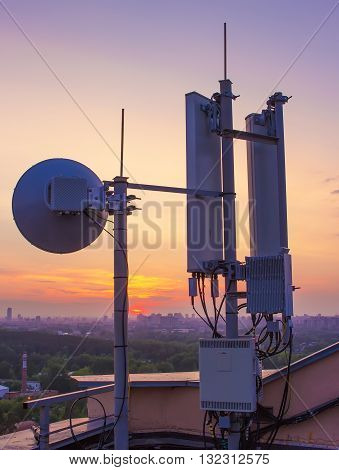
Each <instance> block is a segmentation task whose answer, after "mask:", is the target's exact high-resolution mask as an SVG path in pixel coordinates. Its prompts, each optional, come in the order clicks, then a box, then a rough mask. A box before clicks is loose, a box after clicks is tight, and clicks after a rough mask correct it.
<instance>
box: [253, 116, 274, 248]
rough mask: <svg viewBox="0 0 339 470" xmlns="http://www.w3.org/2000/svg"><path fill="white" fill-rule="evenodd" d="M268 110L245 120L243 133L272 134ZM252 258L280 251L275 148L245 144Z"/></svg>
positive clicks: (261, 144) (258, 144) (259, 144)
mask: <svg viewBox="0 0 339 470" xmlns="http://www.w3.org/2000/svg"><path fill="white" fill-rule="evenodd" d="M272 114H273V113H272V112H271V111H263V112H262V113H261V114H250V115H249V116H247V117H246V130H247V131H248V132H251V133H255V134H262V135H266V136H267V135H272V133H271V132H272V128H271V126H272V124H271V123H272V120H271V119H270V118H271V117H272ZM247 166H248V199H249V224H250V249H251V256H275V255H278V254H279V253H280V252H281V248H282V245H281V239H280V224H281V220H280V215H279V190H278V161H277V145H274V144H267V143H262V142H258V141H256V142H251V141H249V142H247Z"/></svg>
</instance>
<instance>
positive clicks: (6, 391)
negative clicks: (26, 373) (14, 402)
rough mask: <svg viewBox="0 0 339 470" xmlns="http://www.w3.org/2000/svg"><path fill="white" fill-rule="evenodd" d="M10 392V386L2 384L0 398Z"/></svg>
mask: <svg viewBox="0 0 339 470" xmlns="http://www.w3.org/2000/svg"><path fill="white" fill-rule="evenodd" d="M8 392H9V388H8V387H5V386H4V385H0V400H1V399H2V398H4V396H5V395H7V393H8Z"/></svg>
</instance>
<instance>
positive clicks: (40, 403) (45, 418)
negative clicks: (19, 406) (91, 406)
mask: <svg viewBox="0 0 339 470" xmlns="http://www.w3.org/2000/svg"><path fill="white" fill-rule="evenodd" d="M113 391H114V384H111V385H103V386H100V387H93V388H88V389H86V390H80V391H77V392H70V393H63V394H61V395H54V396H50V397H43V398H38V399H36V400H28V401H25V402H24V403H23V407H24V408H25V409H35V408H40V439H39V449H48V448H49V436H50V435H52V434H56V433H58V432H61V431H66V430H68V429H70V428H69V426H67V427H64V428H60V429H57V430H55V431H52V432H50V416H49V409H50V407H51V406H54V405H57V404H59V403H64V402H66V401H75V400H78V399H79V398H89V397H92V396H94V395H100V394H102V393H106V392H113ZM99 420H102V418H93V419H91V420H88V421H86V423H92V422H95V421H99ZM82 424H83V423H77V424H74V425H73V427H77V426H81V425H82Z"/></svg>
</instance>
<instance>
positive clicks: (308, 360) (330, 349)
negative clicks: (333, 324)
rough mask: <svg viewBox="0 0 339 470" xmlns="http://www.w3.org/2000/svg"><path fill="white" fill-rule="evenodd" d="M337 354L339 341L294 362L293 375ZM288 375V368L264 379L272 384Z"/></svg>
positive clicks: (278, 370) (292, 366)
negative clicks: (303, 368)
mask: <svg viewBox="0 0 339 470" xmlns="http://www.w3.org/2000/svg"><path fill="white" fill-rule="evenodd" d="M336 352H339V341H337V342H336V343H334V344H331V345H330V346H327V347H326V348H323V349H320V350H319V351H317V352H315V353H313V354H310V355H309V356H306V357H303V358H302V359H299V361H296V362H293V363H292V364H291V373H293V372H295V371H297V370H299V369H301V368H302V367H306V366H309V365H311V364H313V363H314V362H316V361H319V360H321V359H324V358H325V357H328V356H331V355H332V354H335V353H336ZM286 373H287V366H286V367H283V368H282V369H277V370H276V371H274V373H273V374H270V375H269V376H268V377H266V378H264V382H265V383H267V382H272V381H273V380H276V379H278V378H279V377H281V376H282V375H286Z"/></svg>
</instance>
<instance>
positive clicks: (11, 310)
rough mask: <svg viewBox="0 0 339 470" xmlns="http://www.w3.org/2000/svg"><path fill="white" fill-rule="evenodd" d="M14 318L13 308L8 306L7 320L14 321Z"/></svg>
mask: <svg viewBox="0 0 339 470" xmlns="http://www.w3.org/2000/svg"><path fill="white" fill-rule="evenodd" d="M12 318H13V309H12V307H8V308H7V314H6V320H7V321H12Z"/></svg>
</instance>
